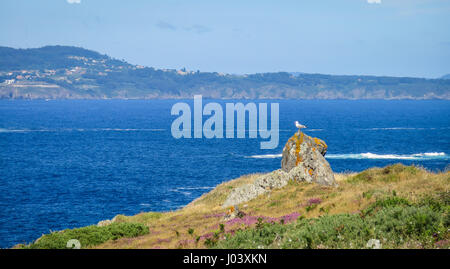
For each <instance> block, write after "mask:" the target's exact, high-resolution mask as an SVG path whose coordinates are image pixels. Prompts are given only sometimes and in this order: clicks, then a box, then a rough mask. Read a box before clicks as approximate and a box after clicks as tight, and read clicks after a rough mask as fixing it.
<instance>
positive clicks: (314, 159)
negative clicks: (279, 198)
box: [222, 130, 337, 207]
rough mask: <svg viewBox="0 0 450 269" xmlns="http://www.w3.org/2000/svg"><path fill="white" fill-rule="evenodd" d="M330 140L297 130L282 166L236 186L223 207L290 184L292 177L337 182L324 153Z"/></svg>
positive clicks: (284, 150) (333, 183)
mask: <svg viewBox="0 0 450 269" xmlns="http://www.w3.org/2000/svg"><path fill="white" fill-rule="evenodd" d="M326 152H327V144H325V142H324V141H322V140H320V139H318V138H312V137H310V136H307V135H305V134H304V133H302V132H300V130H299V131H298V132H297V133H295V134H294V135H293V136H292V137H291V138H290V139H289V140H288V142H287V143H286V145H285V147H284V149H283V159H282V160H281V169H278V170H275V171H273V172H271V173H268V174H265V175H262V176H260V177H258V178H257V179H256V180H255V181H254V182H253V183H252V184H247V185H244V186H241V187H238V188H236V189H234V190H233V191H232V192H231V193H230V195H228V197H227V199H226V200H225V202H224V203H223V205H222V206H223V207H229V206H235V205H238V204H241V203H244V202H247V201H250V200H252V199H254V198H256V197H257V196H259V195H261V194H263V193H266V192H269V191H270V190H272V189H279V188H282V187H284V186H286V185H287V184H288V182H289V180H296V181H306V182H310V183H312V182H315V183H318V184H321V185H327V186H335V185H337V184H336V181H335V180H334V175H333V171H332V170H331V167H330V164H329V163H328V162H327V161H326V160H325V158H324V156H325V154H326Z"/></svg>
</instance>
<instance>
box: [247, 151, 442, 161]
mask: <svg viewBox="0 0 450 269" xmlns="http://www.w3.org/2000/svg"><path fill="white" fill-rule="evenodd" d="M281 157H282V154H264V155H252V156H247V157H246V158H253V159H275V158H281ZM325 158H327V159H374V160H375V159H380V160H382V159H386V160H432V159H443V160H447V159H450V156H449V155H447V154H446V153H445V152H425V153H415V154H376V153H371V152H366V153H349V154H327V155H325Z"/></svg>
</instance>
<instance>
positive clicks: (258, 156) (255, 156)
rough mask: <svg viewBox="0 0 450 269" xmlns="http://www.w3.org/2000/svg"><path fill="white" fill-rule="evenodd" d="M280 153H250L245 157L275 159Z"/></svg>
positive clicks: (279, 156)
mask: <svg viewBox="0 0 450 269" xmlns="http://www.w3.org/2000/svg"><path fill="white" fill-rule="evenodd" d="M281 156H282V154H265V155H252V156H247V157H246V158H254V159H275V158H281Z"/></svg>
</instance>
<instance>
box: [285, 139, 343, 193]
mask: <svg viewBox="0 0 450 269" xmlns="http://www.w3.org/2000/svg"><path fill="white" fill-rule="evenodd" d="M326 153H327V144H326V143H325V142H324V141H322V140H320V139H318V138H315V137H310V136H308V135H306V134H304V133H302V132H301V131H300V130H299V131H298V132H296V133H295V134H294V135H293V136H292V137H291V138H289V140H288V142H287V143H286V145H285V146H284V148H283V154H282V156H283V158H282V159H281V170H283V171H284V172H286V173H289V177H290V178H291V179H294V180H298V181H307V182H315V183H318V184H321V185H329V186H333V185H336V181H335V179H334V175H333V171H332V170H331V167H330V164H329V163H328V162H327V160H325V157H324V156H325V154H326Z"/></svg>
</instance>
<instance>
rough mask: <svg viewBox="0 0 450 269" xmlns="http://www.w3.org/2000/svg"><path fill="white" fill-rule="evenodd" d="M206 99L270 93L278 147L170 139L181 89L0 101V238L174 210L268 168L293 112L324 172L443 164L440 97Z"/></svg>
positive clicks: (277, 158) (446, 113)
mask: <svg viewBox="0 0 450 269" xmlns="http://www.w3.org/2000/svg"><path fill="white" fill-rule="evenodd" d="M213 101H214V102H219V103H221V104H224V103H225V102H243V103H248V102H255V103H261V102H266V103H270V102H277V103H279V108H280V143H279V146H278V148H276V149H273V150H261V149H260V142H261V140H259V139H249V138H246V139H175V138H173V137H172V135H171V131H170V129H171V123H172V121H173V120H174V119H175V118H176V117H175V116H172V115H171V113H170V111H171V108H172V105H173V104H175V103H177V102H180V100H57V101H43V100H42V101H6V100H1V101H0V247H11V246H13V245H14V244H17V243H29V242H31V241H33V240H34V239H36V238H38V237H39V236H41V235H42V234H43V233H48V232H49V231H50V230H52V231H55V230H61V229H66V228H74V227H81V226H86V225H90V224H95V223H97V222H98V221H100V220H104V219H110V218H112V217H114V216H115V215H117V214H126V215H133V214H137V213H139V212H143V211H166V210H175V209H177V208H179V207H182V206H184V205H186V204H187V203H189V202H190V201H192V200H193V199H195V198H197V197H199V196H200V195H202V194H203V193H205V192H208V191H209V190H210V189H212V188H214V186H216V185H217V184H219V183H221V182H224V181H227V180H230V179H233V178H236V177H239V176H241V175H245V174H249V173H256V172H268V171H272V170H275V169H278V168H279V167H280V162H281V152H282V149H283V146H284V143H285V142H286V141H287V139H288V138H289V137H290V136H292V135H293V133H294V132H295V131H296V128H295V126H294V121H295V120H298V121H300V122H301V123H303V124H305V125H307V126H308V129H305V133H306V134H308V135H311V136H315V137H319V138H321V139H323V140H325V141H326V143H327V144H328V146H329V148H328V153H327V155H326V157H327V159H328V161H329V162H330V164H331V167H332V169H333V170H334V171H335V172H344V171H361V170H364V169H366V168H369V167H373V166H385V165H388V164H392V163H399V162H401V163H404V164H407V165H410V164H414V165H419V166H422V167H425V168H427V169H429V170H445V169H448V166H449V162H450V157H449V154H450V102H449V101H437V100H436V101H344V100H342V101H293V100H292V101H287V100H284V101H275V100H266V101H264V100H240V101H239V100H228V101H217V100H206V99H204V100H203V103H204V104H205V103H207V102H213ZM185 102H188V103H190V104H192V100H186V101H185ZM223 107H224V106H223ZM224 108H225V107H224ZM192 109H193V107H192ZM224 114H225V113H224ZM224 122H225V120H224Z"/></svg>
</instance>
